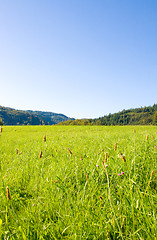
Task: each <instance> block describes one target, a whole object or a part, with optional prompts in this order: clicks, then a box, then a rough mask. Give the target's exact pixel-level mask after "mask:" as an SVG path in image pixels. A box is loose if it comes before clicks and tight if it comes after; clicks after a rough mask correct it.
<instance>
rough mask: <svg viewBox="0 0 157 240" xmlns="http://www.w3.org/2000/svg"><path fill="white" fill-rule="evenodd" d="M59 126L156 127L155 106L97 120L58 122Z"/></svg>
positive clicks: (130, 110) (125, 111) (156, 112)
mask: <svg viewBox="0 0 157 240" xmlns="http://www.w3.org/2000/svg"><path fill="white" fill-rule="evenodd" d="M59 125H106V126H110V125H157V104H154V105H153V106H152V107H141V108H135V109H129V110H123V111H121V112H118V113H114V114H109V115H108V116H104V117H100V118H97V119H76V120H73V121H72V120H69V121H65V122H60V123H59Z"/></svg>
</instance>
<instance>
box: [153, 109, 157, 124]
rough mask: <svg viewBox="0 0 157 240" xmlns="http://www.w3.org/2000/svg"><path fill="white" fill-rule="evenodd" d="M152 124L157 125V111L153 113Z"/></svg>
mask: <svg viewBox="0 0 157 240" xmlns="http://www.w3.org/2000/svg"><path fill="white" fill-rule="evenodd" d="M153 124H154V125H157V111H155V114H154V119H153Z"/></svg>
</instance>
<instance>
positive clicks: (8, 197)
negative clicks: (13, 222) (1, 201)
mask: <svg viewBox="0 0 157 240" xmlns="http://www.w3.org/2000/svg"><path fill="white" fill-rule="evenodd" d="M6 190H7V199H8V200H10V199H11V197H10V192H9V188H8V187H6Z"/></svg>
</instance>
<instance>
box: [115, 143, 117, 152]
mask: <svg viewBox="0 0 157 240" xmlns="http://www.w3.org/2000/svg"><path fill="white" fill-rule="evenodd" d="M116 149H117V143H115V146H114V150H115V151H116Z"/></svg>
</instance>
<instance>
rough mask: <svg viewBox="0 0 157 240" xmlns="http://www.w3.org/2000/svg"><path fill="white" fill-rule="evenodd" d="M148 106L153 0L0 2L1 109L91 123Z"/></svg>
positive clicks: (155, 87) (153, 57) (155, 63)
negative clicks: (125, 110) (80, 119)
mask: <svg viewBox="0 0 157 240" xmlns="http://www.w3.org/2000/svg"><path fill="white" fill-rule="evenodd" d="M154 103H157V1H156V0H149V1H148V0H33V1H32V0H23V1H21V0H6V1H2V0H1V1H0V105H2V106H6V107H13V108H16V109H21V110H26V109H30V110H43V111H52V112H56V113H63V114H65V115H67V116H69V117H74V118H95V117H100V116H104V115H106V114H108V113H114V112H118V111H121V110H123V109H128V108H136V107H141V106H149V105H153V104H154Z"/></svg>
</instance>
